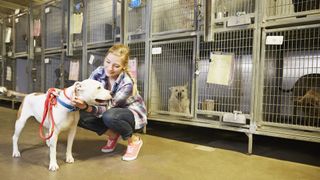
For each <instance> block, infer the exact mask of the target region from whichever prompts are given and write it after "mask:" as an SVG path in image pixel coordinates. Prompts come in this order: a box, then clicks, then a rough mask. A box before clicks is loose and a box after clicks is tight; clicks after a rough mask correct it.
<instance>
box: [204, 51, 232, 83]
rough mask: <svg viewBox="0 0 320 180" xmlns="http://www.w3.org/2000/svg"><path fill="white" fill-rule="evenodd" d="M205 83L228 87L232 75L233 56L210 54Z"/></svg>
mask: <svg viewBox="0 0 320 180" xmlns="http://www.w3.org/2000/svg"><path fill="white" fill-rule="evenodd" d="M210 57H211V62H210V64H209V71H208V75H207V83H212V84H220V85H230V84H231V81H232V74H233V55H222V54H211V55H210Z"/></svg>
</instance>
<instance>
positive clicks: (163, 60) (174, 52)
mask: <svg viewBox="0 0 320 180" xmlns="http://www.w3.org/2000/svg"><path fill="white" fill-rule="evenodd" d="M193 48H194V45H193V41H190V40H189V41H188V40H181V41H170V42H163V43H154V44H152V49H153V51H156V50H158V51H159V50H160V49H161V50H160V51H161V53H153V54H152V63H151V64H152V65H151V69H150V71H151V81H150V83H151V88H150V92H151V94H150V101H151V102H150V105H151V111H152V112H153V113H157V112H161V111H172V110H170V109H169V104H168V103H169V98H170V96H175V92H173V93H172V94H171V92H170V88H171V87H177V86H184V85H186V88H184V89H183V91H184V93H185V96H186V98H187V99H188V100H189V103H190V102H191V94H192V92H191V87H192V86H191V85H192V78H193V76H192V74H193V72H192V69H193ZM179 92H181V91H179ZM190 105H191V103H190ZM188 110H189V112H185V111H183V112H182V111H180V112H178V111H175V112H178V113H185V115H187V114H190V106H188Z"/></svg>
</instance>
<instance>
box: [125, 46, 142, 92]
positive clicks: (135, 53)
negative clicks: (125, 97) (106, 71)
mask: <svg viewBox="0 0 320 180" xmlns="http://www.w3.org/2000/svg"><path fill="white" fill-rule="evenodd" d="M129 48H130V59H135V60H136V61H137V79H136V80H137V86H138V90H139V93H140V95H141V96H142V97H144V84H145V83H144V77H145V76H146V74H145V43H144V42H140V43H131V44H129Z"/></svg>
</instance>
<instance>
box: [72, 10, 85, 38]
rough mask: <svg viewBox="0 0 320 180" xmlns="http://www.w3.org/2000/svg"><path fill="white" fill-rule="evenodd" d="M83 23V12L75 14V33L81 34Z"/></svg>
mask: <svg viewBox="0 0 320 180" xmlns="http://www.w3.org/2000/svg"><path fill="white" fill-rule="evenodd" d="M82 23H83V13H80V14H73V33H74V34H81V31H82Z"/></svg>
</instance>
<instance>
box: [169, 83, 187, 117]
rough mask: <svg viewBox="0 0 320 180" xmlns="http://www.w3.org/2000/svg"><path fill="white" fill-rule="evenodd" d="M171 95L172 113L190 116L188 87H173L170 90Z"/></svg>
mask: <svg viewBox="0 0 320 180" xmlns="http://www.w3.org/2000/svg"><path fill="white" fill-rule="evenodd" d="M169 89H170V91H171V95H170V98H169V102H168V109H169V111H170V112H179V113H187V114H190V109H189V106H190V99H189V98H188V85H187V84H186V85H184V86H173V87H170V88H169Z"/></svg>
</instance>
